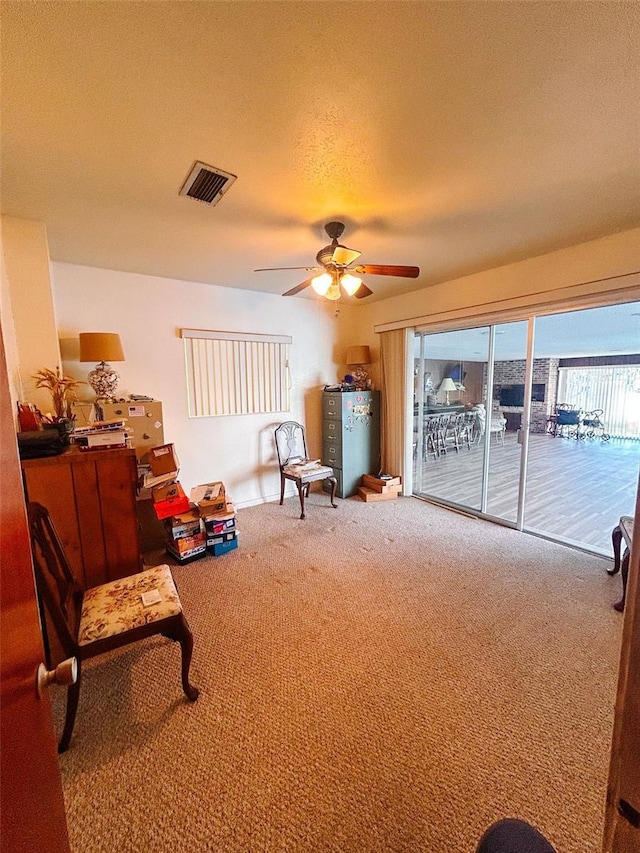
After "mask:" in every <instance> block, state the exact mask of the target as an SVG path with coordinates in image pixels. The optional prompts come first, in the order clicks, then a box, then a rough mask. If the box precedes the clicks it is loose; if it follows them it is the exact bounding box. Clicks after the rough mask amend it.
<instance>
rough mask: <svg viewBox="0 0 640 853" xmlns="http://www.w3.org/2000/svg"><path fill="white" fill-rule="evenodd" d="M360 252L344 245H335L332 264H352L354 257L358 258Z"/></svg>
mask: <svg viewBox="0 0 640 853" xmlns="http://www.w3.org/2000/svg"><path fill="white" fill-rule="evenodd" d="M361 254H362V252H356V250H355V249H347V247H346V246H336V248H335V249H334V250H333V255H332V256H331V260H332V261H333V263H334V264H340V265H341V266H343V267H346V266H348V265H349V264H352V263H353V262H354V261H355V260H356V258H359V257H360V255H361Z"/></svg>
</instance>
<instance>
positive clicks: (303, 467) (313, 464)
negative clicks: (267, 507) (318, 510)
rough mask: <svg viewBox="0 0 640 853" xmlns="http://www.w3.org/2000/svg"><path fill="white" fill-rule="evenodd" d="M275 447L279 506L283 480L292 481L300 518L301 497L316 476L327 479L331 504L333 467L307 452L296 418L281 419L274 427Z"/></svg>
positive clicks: (303, 515) (306, 492)
mask: <svg viewBox="0 0 640 853" xmlns="http://www.w3.org/2000/svg"><path fill="white" fill-rule="evenodd" d="M275 439H276V451H277V453H278V464H279V466H280V506H282V504H283V502H284V487H285V483H286V481H287V480H291V481H292V482H294V483H295V484H296V488H297V489H298V495H299V497H300V518H305V517H306V516H305V511H304V499H305V497H308V496H309V485H310V484H311V483H314V482H315V481H316V480H327V481H328V482H329V483H330V484H331V506H332V507H334V509H335V508H337V506H338V504H337V503H336V501H335V498H336V488H337V485H338V481H337V479H336V476H335V474H334V473H333V468H330V467H329V466H328V465H323V464H322V463H321V462H319V461H313V460H310V459H309V457H308V456H307V442H306V438H305V434H304V427H303V426H302V424H299V423H296V421H285V422H284V423H282V424H280V426H279V427H278V428H277V429H276V431H275Z"/></svg>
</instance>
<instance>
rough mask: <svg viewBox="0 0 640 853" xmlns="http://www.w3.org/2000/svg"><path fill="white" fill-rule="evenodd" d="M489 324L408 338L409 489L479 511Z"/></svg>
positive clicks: (419, 334)
mask: <svg viewBox="0 0 640 853" xmlns="http://www.w3.org/2000/svg"><path fill="white" fill-rule="evenodd" d="M488 343H489V329H488V328H484V329H462V330H456V331H453V332H438V333H434V334H429V333H423V332H418V333H417V334H416V336H415V338H414V410H413V435H414V443H413V446H414V450H413V455H414V491H415V493H416V494H418V495H425V496H429V497H434V498H437V499H439V500H443V501H446V502H447V503H453V504H459V505H461V506H468V507H472V508H473V509H476V510H480V509H481V505H482V494H483V488H482V483H483V470H484V455H485V442H484V441H483V436H484V429H485V424H486V417H485V414H484V412H483V409H484V405H485V404H484V400H485V397H486V375H487V363H488V354H489V350H488Z"/></svg>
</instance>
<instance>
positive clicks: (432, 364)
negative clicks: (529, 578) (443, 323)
mask: <svg viewBox="0 0 640 853" xmlns="http://www.w3.org/2000/svg"><path fill="white" fill-rule="evenodd" d="M639 349H640V303H631V304H629V303H628V304H626V305H615V306H608V307H604V308H592V309H587V310H579V311H572V312H565V313H558V314H553V315H547V316H540V317H536V318H535V319H533V318H532V319H531V320H522V321H518V322H512V323H503V324H499V325H494V326H483V327H478V328H471V329H460V330H454V331H448V332H429V331H426V330H422V331H418V332H416V335H415V339H414V353H413V356H414V360H413V369H414V408H413V467H414V489H413V491H414V494H416V495H418V496H420V497H426V498H429V499H434V500H437V501H439V502H442V503H445V504H447V505H451V506H455V507H460V508H462V509H466V510H470V511H472V512H474V513H478V514H482V515H486V516H488V517H490V518H495V519H498V520H500V521H502V522H504V523H506V524H509V525H513V526H516V527H518V528H519V529H524V530H528V531H530V532H534V533H538V534H540V535H544V536H548V537H550V538H553V539H557V540H560V541H563V542H566V543H567V544H572V545H577V546H579V547H583V548H587V549H589V550H594V551H596V552H599V553H603V554H609V553H610V550H611V544H610V537H611V530H612V529H613V527H614V526H615V525H616V524H617V521H618V519H619V517H620V516H621V515H630V514H632V512H633V505H634V504H633V501H634V496H635V492H636V488H637V483H638V468H639V465H640V353H639V352H637V350H639Z"/></svg>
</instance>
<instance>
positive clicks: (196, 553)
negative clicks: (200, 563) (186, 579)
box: [166, 545, 207, 563]
mask: <svg viewBox="0 0 640 853" xmlns="http://www.w3.org/2000/svg"><path fill="white" fill-rule="evenodd" d="M166 550H167V554H169V556H170V557H173V559H174V560H177V561H178V563H191V562H192V561H193V560H199V559H200V558H201V557H206V555H207V549H206V547H205V546H204V545H200V546H198V547H197V548H192V549H191V550H190V551H185V552H184V554H178V553H177V551H175V549H174V548H173V547H172V546H170V545H167V548H166Z"/></svg>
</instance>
